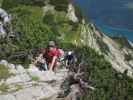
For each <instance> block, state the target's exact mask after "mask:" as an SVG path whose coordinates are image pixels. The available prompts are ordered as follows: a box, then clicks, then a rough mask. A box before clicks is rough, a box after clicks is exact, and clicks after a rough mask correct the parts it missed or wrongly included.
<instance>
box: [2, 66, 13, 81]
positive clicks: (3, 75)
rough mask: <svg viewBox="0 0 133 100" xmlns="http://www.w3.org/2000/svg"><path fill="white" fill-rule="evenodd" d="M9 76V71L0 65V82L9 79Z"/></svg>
mask: <svg viewBox="0 0 133 100" xmlns="http://www.w3.org/2000/svg"><path fill="white" fill-rule="evenodd" d="M11 75H12V74H11V73H10V72H9V69H8V68H7V67H6V66H4V65H1V64H0V81H1V80H2V79H4V80H5V79H7V78H9V77H10V76H11Z"/></svg>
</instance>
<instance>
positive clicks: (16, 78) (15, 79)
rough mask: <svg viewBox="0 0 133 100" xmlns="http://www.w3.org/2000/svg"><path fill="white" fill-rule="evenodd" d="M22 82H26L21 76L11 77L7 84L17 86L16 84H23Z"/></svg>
mask: <svg viewBox="0 0 133 100" xmlns="http://www.w3.org/2000/svg"><path fill="white" fill-rule="evenodd" d="M22 82H24V81H23V80H22V79H21V77H20V75H16V76H11V77H10V78H8V79H7V80H6V84H15V83H22Z"/></svg>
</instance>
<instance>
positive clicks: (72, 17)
mask: <svg viewBox="0 0 133 100" xmlns="http://www.w3.org/2000/svg"><path fill="white" fill-rule="evenodd" d="M67 16H68V18H69V20H71V21H72V22H78V18H77V16H76V15H75V9H74V7H73V5H72V4H69V5H68V14H67Z"/></svg>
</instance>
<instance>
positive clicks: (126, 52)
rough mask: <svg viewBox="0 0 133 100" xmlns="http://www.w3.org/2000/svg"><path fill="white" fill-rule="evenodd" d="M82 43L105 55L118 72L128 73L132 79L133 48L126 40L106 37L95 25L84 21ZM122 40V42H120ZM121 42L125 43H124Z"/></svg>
mask: <svg viewBox="0 0 133 100" xmlns="http://www.w3.org/2000/svg"><path fill="white" fill-rule="evenodd" d="M80 36H81V39H80V41H81V43H82V44H83V45H86V46H88V47H91V48H93V49H95V50H96V51H98V52H99V53H100V54H103V55H104V56H105V58H106V59H107V60H108V61H109V62H110V63H111V64H112V66H113V68H114V69H116V70H117V71H118V72H121V73H124V72H125V71H126V72H127V75H128V76H130V77H132V72H133V69H132V68H133V47H132V45H131V44H130V43H129V42H128V41H127V40H126V39H125V38H122V37H121V38H119V37H116V39H115V38H111V37H108V36H106V35H105V34H104V33H101V32H99V30H98V29H97V28H96V27H95V26H94V25H93V24H91V23H90V24H86V23H85V21H83V25H82V29H81V35H80ZM120 39H121V40H120ZM121 41H125V42H124V43H123V42H122V43H121Z"/></svg>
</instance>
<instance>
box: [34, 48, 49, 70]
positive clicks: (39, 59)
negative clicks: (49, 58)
mask: <svg viewBox="0 0 133 100" xmlns="http://www.w3.org/2000/svg"><path fill="white" fill-rule="evenodd" d="M32 64H34V65H36V66H37V67H39V69H40V70H48V67H47V64H46V60H45V59H44V58H43V54H42V53H41V52H40V50H39V51H38V53H37V54H36V55H35V56H34V57H33V58H32Z"/></svg>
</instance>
